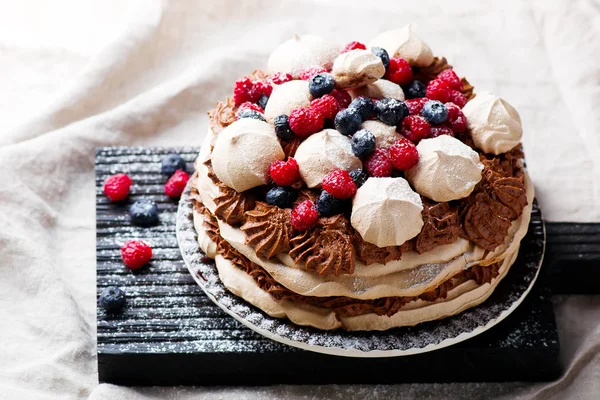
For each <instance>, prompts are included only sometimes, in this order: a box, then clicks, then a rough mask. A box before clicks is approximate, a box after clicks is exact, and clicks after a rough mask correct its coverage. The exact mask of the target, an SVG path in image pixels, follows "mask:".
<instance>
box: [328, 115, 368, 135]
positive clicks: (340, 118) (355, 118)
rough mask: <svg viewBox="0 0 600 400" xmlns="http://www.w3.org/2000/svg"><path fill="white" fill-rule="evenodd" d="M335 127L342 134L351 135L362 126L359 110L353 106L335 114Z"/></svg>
mask: <svg viewBox="0 0 600 400" xmlns="http://www.w3.org/2000/svg"><path fill="white" fill-rule="evenodd" d="M334 124H335V129H336V130H337V131H338V132H339V133H341V134H342V135H346V136H350V135H353V134H354V132H356V131H357V130H358V128H360V124H362V118H361V117H360V114H359V113H358V111H356V110H355V109H353V108H346V109H345V110H342V111H340V112H339V113H337V115H336V116H335V120H334Z"/></svg>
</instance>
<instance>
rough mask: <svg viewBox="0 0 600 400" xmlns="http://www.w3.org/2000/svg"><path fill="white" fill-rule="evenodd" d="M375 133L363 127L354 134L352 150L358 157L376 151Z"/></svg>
mask: <svg viewBox="0 0 600 400" xmlns="http://www.w3.org/2000/svg"><path fill="white" fill-rule="evenodd" d="M375 144H376V143H375V135H373V134H372V133H371V132H370V131H368V130H366V129H361V130H360V131H358V132H356V133H355V134H354V136H352V152H353V153H354V155H355V156H356V157H359V158H364V157H367V156H369V155H371V153H373V151H375Z"/></svg>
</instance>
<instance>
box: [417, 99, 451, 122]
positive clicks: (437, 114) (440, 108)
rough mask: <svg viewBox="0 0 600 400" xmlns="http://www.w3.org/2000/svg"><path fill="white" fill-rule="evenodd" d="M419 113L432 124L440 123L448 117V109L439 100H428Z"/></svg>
mask: <svg viewBox="0 0 600 400" xmlns="http://www.w3.org/2000/svg"><path fill="white" fill-rule="evenodd" d="M421 115H422V116H423V118H425V119H426V120H427V121H429V122H430V123H432V124H441V123H442V122H444V121H446V118H448V109H447V108H446V106H445V105H444V103H442V102H441V101H437V100H429V101H428V102H427V103H425V105H424V106H423V109H422V110H421Z"/></svg>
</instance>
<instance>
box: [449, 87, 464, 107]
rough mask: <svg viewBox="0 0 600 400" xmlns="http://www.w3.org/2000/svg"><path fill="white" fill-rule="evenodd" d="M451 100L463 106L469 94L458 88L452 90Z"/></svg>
mask: <svg viewBox="0 0 600 400" xmlns="http://www.w3.org/2000/svg"><path fill="white" fill-rule="evenodd" d="M450 101H451V102H452V103H454V104H456V105H457V106H459V107H460V108H463V107H464V106H465V104H467V96H465V95H464V94H462V92H459V91H458V90H451V91H450Z"/></svg>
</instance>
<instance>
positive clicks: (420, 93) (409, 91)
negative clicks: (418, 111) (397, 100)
mask: <svg viewBox="0 0 600 400" xmlns="http://www.w3.org/2000/svg"><path fill="white" fill-rule="evenodd" d="M426 89H427V87H426V86H425V84H424V83H423V82H421V81H411V82H410V83H409V84H408V86H407V87H406V88H405V89H404V93H406V97H407V98H409V99H418V98H421V97H425V95H426V93H425V90H426Z"/></svg>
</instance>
